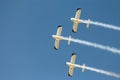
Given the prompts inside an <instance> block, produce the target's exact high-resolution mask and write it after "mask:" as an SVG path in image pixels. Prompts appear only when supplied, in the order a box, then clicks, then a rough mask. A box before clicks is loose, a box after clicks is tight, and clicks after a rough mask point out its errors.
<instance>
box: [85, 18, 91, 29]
mask: <svg viewBox="0 0 120 80" xmlns="http://www.w3.org/2000/svg"><path fill="white" fill-rule="evenodd" d="M89 25H90V19H88V22H87V24H86V27H87V28H89Z"/></svg>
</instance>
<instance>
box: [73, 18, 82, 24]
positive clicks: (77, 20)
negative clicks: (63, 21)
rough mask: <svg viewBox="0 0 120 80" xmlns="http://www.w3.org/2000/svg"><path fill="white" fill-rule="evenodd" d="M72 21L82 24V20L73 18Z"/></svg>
mask: <svg viewBox="0 0 120 80" xmlns="http://www.w3.org/2000/svg"><path fill="white" fill-rule="evenodd" d="M71 21H73V22H74V23H82V22H81V21H80V19H76V18H71Z"/></svg>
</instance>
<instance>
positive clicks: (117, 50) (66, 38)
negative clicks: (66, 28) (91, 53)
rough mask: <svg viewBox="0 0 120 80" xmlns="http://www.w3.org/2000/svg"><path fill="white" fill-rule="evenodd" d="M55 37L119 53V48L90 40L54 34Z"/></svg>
mask: <svg viewBox="0 0 120 80" xmlns="http://www.w3.org/2000/svg"><path fill="white" fill-rule="evenodd" d="M56 37H59V38H61V39H63V40H67V41H72V42H76V43H79V44H83V45H87V46H91V47H95V48H99V49H103V50H107V51H110V52H113V53H117V54H119V55H120V50H119V49H116V48H114V47H109V46H104V45H101V44H97V43H92V42H88V41H85V40H80V39H73V38H68V37H63V36H56Z"/></svg>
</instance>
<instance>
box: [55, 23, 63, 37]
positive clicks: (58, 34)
mask: <svg viewBox="0 0 120 80" xmlns="http://www.w3.org/2000/svg"><path fill="white" fill-rule="evenodd" d="M61 32H62V26H61V25H59V26H58V29H57V34H56V35H57V36H60V35H61Z"/></svg>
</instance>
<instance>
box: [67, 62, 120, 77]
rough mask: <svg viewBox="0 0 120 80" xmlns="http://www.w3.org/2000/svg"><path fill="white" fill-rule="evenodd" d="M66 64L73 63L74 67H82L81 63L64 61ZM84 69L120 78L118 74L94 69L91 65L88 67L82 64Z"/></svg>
mask: <svg viewBox="0 0 120 80" xmlns="http://www.w3.org/2000/svg"><path fill="white" fill-rule="evenodd" d="M66 64H70V65H74V66H75V67H78V68H83V66H82V65H78V64H71V63H70V62H66ZM84 69H87V70H90V71H94V72H97V73H101V74H105V75H108V76H112V77H115V78H120V74H116V73H113V72H109V71H105V70H102V69H96V68H92V67H88V66H84Z"/></svg>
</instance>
